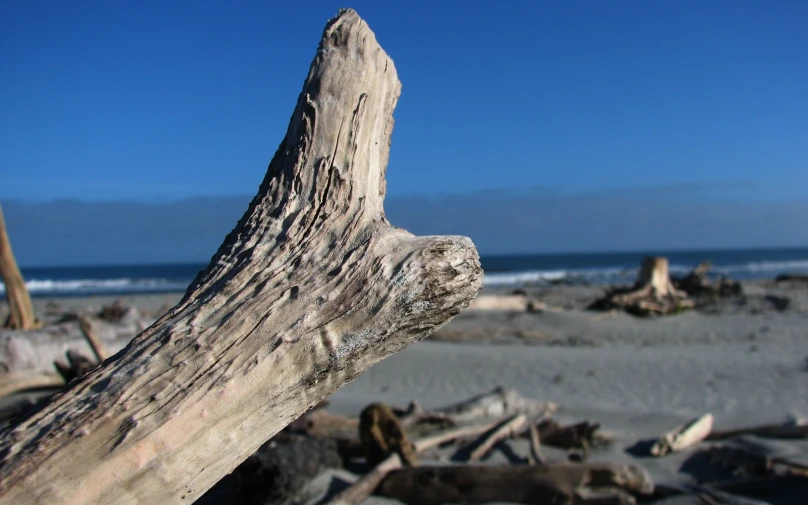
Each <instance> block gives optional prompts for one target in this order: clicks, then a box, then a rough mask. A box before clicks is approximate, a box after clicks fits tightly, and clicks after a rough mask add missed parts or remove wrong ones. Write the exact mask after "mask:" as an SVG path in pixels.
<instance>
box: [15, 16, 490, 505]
mask: <svg viewBox="0 0 808 505" xmlns="http://www.w3.org/2000/svg"><path fill="white" fill-rule="evenodd" d="M399 93H400V82H399V80H398V78H397V75H396V70H395V67H394V66H393V62H392V60H391V59H390V58H389V57H388V56H387V54H386V53H385V52H384V51H383V50H382V48H381V47H380V46H379V45H378V43H377V42H376V38H375V35H374V34H373V32H372V31H371V30H370V29H369V28H368V26H367V24H366V23H365V22H364V21H363V20H362V19H361V18H360V17H359V16H358V15H357V14H356V12H354V11H353V10H343V11H341V12H340V14H339V15H338V16H337V17H335V18H334V19H332V20H331V21H329V22H328V24H327V25H326V28H325V30H324V33H323V36H322V40H321V42H320V46H319V48H318V50H317V54H316V56H315V58H314V61H313V63H312V65H311V69H310V71H309V74H308V77H307V79H306V81H305V83H304V86H303V91H302V92H301V94H300V96H299V99H298V103H297V106H296V108H295V111H294V113H293V115H292V118H291V121H290V123H289V127H288V130H287V133H286V137H285V138H284V139H283V141H282V142H281V144H280V146H279V148H278V150H277V152H276V154H275V156H274V158H273V159H272V161H271V163H270V165H269V168H268V170H267V173H266V176H265V178H264V181H263V183H262V184H261V186H260V188H259V191H258V194H257V195H256V196H255V198H254V199H253V201H252V202H251V203H250V205H249V208H248V209H247V211H246V213H245V214H244V216H243V217H242V218H241V220H240V221H239V222H238V224H237V225H236V227H235V228H234V230H233V231H232V232H231V233H230V234H229V235H228V236H227V237H226V238H225V240H224V243H223V244H222V246H221V247H220V248H219V250H218V251H217V252H216V254H215V255H214V256H213V258H212V259H211V262H210V265H209V266H208V267H207V269H206V270H204V271H203V272H201V273H200V274H199V276H198V277H197V278H196V280H194V282H193V283H192V284H191V286H190V287H189V288H188V290H187V292H186V293H185V296H184V297H183V299H182V300H181V301H180V302H179V304H178V305H177V306H175V307H174V308H172V309H171V310H170V311H169V312H168V313H167V314H166V315H164V316H163V317H162V318H161V319H160V320H159V321H157V322H156V323H155V324H154V325H152V326H151V327H150V328H148V329H146V330H145V331H144V332H142V333H141V334H140V335H138V336H137V337H135V338H134V339H133V340H132V342H131V343H130V344H129V345H128V346H127V347H126V348H125V349H123V350H122V351H120V352H119V353H117V354H116V355H114V356H112V357H110V358H109V359H107V360H106V361H105V362H104V363H103V364H102V365H101V366H99V367H98V368H95V369H94V370H92V371H91V372H90V373H88V374H87V375H85V376H84V377H82V378H80V379H78V380H76V381H74V382H73V383H72V384H71V385H70V386H69V387H68V388H67V389H66V390H64V391H63V392H62V393H60V394H58V395H55V396H54V397H53V398H51V401H50V402H49V403H48V404H47V405H45V406H44V407H43V408H41V409H39V410H38V411H37V412H35V413H33V414H31V415H29V417H27V418H25V419H23V420H21V421H20V422H18V424H16V425H15V426H13V427H11V428H10V429H9V430H7V431H4V432H3V433H2V435H0V455H1V456H0V458H1V459H0V503H3V504H12V503H13V504H18V505H25V504H33V503H39V504H48V505H50V504H53V503H61V504H106V503H115V504H134V503H192V502H193V501H194V500H195V499H196V498H198V497H199V496H200V495H202V494H203V493H204V492H205V491H206V490H207V489H208V488H210V487H211V486H212V485H213V484H215V483H216V482H217V481H218V480H219V479H221V478H222V476H224V475H226V474H228V473H229V472H231V471H232V470H233V469H234V468H235V467H236V466H237V465H238V464H239V463H241V462H242V461H243V460H244V459H245V458H247V457H248V456H249V455H251V454H253V453H254V452H255V451H256V449H257V448H258V447H260V446H261V445H262V444H263V443H264V442H265V441H266V440H268V439H269V438H271V437H272V436H273V435H274V434H276V433H277V432H279V431H280V430H281V429H282V428H283V427H284V426H286V425H287V424H289V423H290V422H291V421H293V420H294V419H295V418H297V417H298V416H300V415H301V414H303V413H304V412H305V411H306V410H307V409H309V408H310V407H311V406H313V405H315V404H317V403H318V402H320V401H321V400H323V398H325V397H326V396H328V395H329V394H331V393H332V392H334V391H335V390H336V389H338V388H339V387H341V386H342V385H343V384H345V383H346V382H348V381H350V380H351V379H353V378H355V377H356V376H358V375H359V374H361V373H362V372H364V371H365V370H366V369H367V368H368V367H370V366H371V365H373V364H374V363H376V362H378V361H379V360H381V359H383V358H385V357H386V356H388V355H390V354H392V353H394V352H396V351H399V350H401V349H403V348H405V347H406V346H408V345H409V344H411V343H413V342H417V341H419V340H421V339H423V338H424V337H426V336H427V335H428V334H430V333H431V332H432V331H434V330H435V329H437V328H438V327H440V326H441V325H443V324H444V323H446V322H447V321H448V320H449V319H451V318H452V317H453V316H455V315H456V314H457V313H458V312H460V311H461V310H462V309H464V308H465V307H466V306H467V305H468V304H469V302H470V301H471V299H472V298H473V297H474V296H475V294H476V293H477V291H478V290H479V289H480V287H481V285H482V270H481V268H480V264H479V257H478V255H477V251H476V250H475V248H474V246H473V244H472V243H471V241H470V240H469V239H467V238H465V237H445V236H433V237H415V236H413V235H411V234H410V233H408V232H406V231H405V230H403V229H400V228H397V227H394V226H391V225H390V223H389V222H388V221H387V219H386V218H385V215H384V210H383V200H384V193H385V178H384V170H385V167H386V165H387V160H388V154H389V144H390V136H391V133H392V127H393V119H392V113H393V109H394V107H395V105H396V102H397V100H398V97H399Z"/></svg>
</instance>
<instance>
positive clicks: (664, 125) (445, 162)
mask: <svg viewBox="0 0 808 505" xmlns="http://www.w3.org/2000/svg"><path fill="white" fill-rule="evenodd" d="M293 4H294V2H277V3H276V2H220V1H193V2H191V1H172V2H164V1H147V0H140V1H137V2H121V1H103V2H91V1H79V2H69V1H48V2H24V1H21V0H20V1H16V0H15V1H10V0H2V2H0V68H3V69H4V71H3V72H0V199H3V198H5V199H9V198H11V199H22V200H34V201H47V200H53V199H61V198H79V199H85V200H135V201H146V202H154V201H166V200H173V199H181V198H186V197H195V196H227V195H251V194H254V193H255V191H256V189H257V187H258V184H259V183H260V181H261V179H262V177H263V174H264V171H265V169H266V166H267V164H268V162H269V160H270V158H271V156H272V155H273V154H274V150H275V148H276V147H277V145H278V143H279V142H280V140H281V139H282V137H283V134H284V131H285V128H286V126H287V124H288V120H289V116H290V114H291V112H292V109H293V107H294V104H295V101H296V98H297V94H298V93H299V91H300V88H301V85H302V82H303V79H304V78H305V76H306V73H307V70H308V66H309V64H310V62H311V59H312V57H313V56H314V52H315V50H316V47H317V43H318V41H319V37H320V34H321V32H322V29H323V26H324V24H325V22H326V21H327V20H328V19H329V18H330V17H332V16H333V15H334V14H335V13H336V11H337V9H338V8H339V7H343V6H346V4H345V3H344V2H331V1H308V2H301V3H298V4H297V5H293ZM349 6H351V7H354V8H355V9H356V10H357V11H358V12H359V14H360V15H361V16H362V17H364V18H365V20H366V21H367V22H368V23H369V25H370V26H371V28H372V29H373V30H374V31H375V33H376V35H377V38H378V40H379V42H380V43H381V45H382V47H384V49H385V50H386V51H387V52H388V54H390V55H391V57H392V58H393V60H394V62H395V64H396V67H397V69H398V73H399V77H400V78H401V80H402V83H403V92H402V97H401V100H400V102H399V106H398V108H397V110H396V114H395V117H396V126H395V132H394V136H393V146H392V152H391V158H390V165H389V168H388V172H387V173H388V186H387V187H388V194H389V195H391V196H396V195H398V196H406V195H432V196H435V195H441V194H447V193H453V194H464V193H472V192H477V191H488V190H492V189H503V188H504V189H525V188H531V191H533V190H534V188H544V190H545V191H547V192H550V193H559V194H573V193H591V192H611V193H614V192H618V193H619V192H620V191H637V190H638V188H644V187H652V188H656V189H655V190H656V191H660V188H661V191H662V192H663V193H664V189H665V188H667V187H672V188H678V189H677V191H681V188H683V187H684V188H696V189H699V190H700V192H701V194H703V195H707V196H709V197H711V198H731V199H733V200H736V201H756V200H768V201H785V200H795V199H803V198H804V195H806V194H808V175H807V174H808V93H806V90H808V30H806V29H805V27H806V26H808V2H804V1H797V0H795V1H781V2H764V1H760V0H755V1H751V0H731V1H729V0H727V1H709V2H704V1H685V0H678V1H675V2H674V1H665V2H653V1H601V0H598V1H565V2H560V1H552V2H551V1H544V2H506V3H501V4H496V3H494V2H471V1H467V2H414V1H408V2H386V1H385V2H381V1H356V2H352V3H351V5H349Z"/></svg>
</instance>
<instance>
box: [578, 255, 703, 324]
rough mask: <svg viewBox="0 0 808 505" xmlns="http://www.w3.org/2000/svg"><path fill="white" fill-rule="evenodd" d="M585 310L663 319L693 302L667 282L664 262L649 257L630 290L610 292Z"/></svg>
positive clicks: (690, 305) (668, 278)
mask: <svg viewBox="0 0 808 505" xmlns="http://www.w3.org/2000/svg"><path fill="white" fill-rule="evenodd" d="M589 308H590V309H593V310H606V311H609V310H613V309H622V310H625V311H626V312H629V313H631V314H635V315H643V316H644V315H650V314H658V315H665V314H671V313H676V312H679V311H682V310H686V309H690V308H693V301H692V300H690V299H689V298H688V297H687V293H685V292H684V291H680V290H678V289H676V287H675V286H674V285H673V283H672V282H671V279H670V274H669V271H668V259H667V258H661V257H650V256H649V257H647V258H644V259H643V261H642V264H641V265H640V271H639V273H638V275H637V281H636V282H635V283H634V286H633V287H631V288H627V289H626V288H615V289H612V290H610V291H609V292H608V293H606V295H605V296H604V297H603V298H600V299H598V300H595V301H594V302H593V303H592V304H591V305H590V307H589Z"/></svg>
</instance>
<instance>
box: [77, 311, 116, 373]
mask: <svg viewBox="0 0 808 505" xmlns="http://www.w3.org/2000/svg"><path fill="white" fill-rule="evenodd" d="M79 328H81V333H82V334H83V335H84V338H85V339H87V343H88V344H90V348H91V349H92V350H93V354H95V357H96V359H97V360H98V362H99V363H103V362H104V360H105V359H107V358H108V357H109V352H107V347H106V346H105V345H104V342H102V341H101V339H100V338H98V335H96V333H95V331H93V323H92V321H90V318H88V317H87V316H81V317H79Z"/></svg>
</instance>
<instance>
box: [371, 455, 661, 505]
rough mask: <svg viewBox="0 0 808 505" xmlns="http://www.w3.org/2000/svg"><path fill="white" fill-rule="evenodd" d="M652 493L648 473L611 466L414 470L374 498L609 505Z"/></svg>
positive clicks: (419, 502) (433, 503)
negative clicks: (594, 503) (595, 499)
mask: <svg viewBox="0 0 808 505" xmlns="http://www.w3.org/2000/svg"><path fill="white" fill-rule="evenodd" d="M651 493H653V484H652V483H651V480H650V478H649V477H648V475H647V474H646V473H645V472H644V471H642V470H640V469H638V468H636V467H632V466H628V465H610V464H587V465H584V464H559V465H549V466H440V467H427V466H423V467H416V468H412V467H410V468H402V469H399V470H395V471H393V472H391V473H390V474H388V475H387V476H386V477H385V478H384V480H383V481H382V482H381V484H379V487H378V488H377V489H376V494H379V495H382V496H389V497H392V498H396V499H397V500H401V501H403V502H404V503H406V504H407V505H441V504H444V503H465V504H476V503H479V504H482V503H489V502H498V501H502V502H511V503H523V504H525V505H546V504H553V505H556V504H558V505H567V504H569V505H572V504H578V503H585V502H586V500H587V499H589V498H592V497H594V496H598V497H602V498H606V497H614V498H615V501H611V502H608V503H634V499H633V497H632V494H644V495H647V494H651ZM598 503H606V502H605V501H600V502H598Z"/></svg>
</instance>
